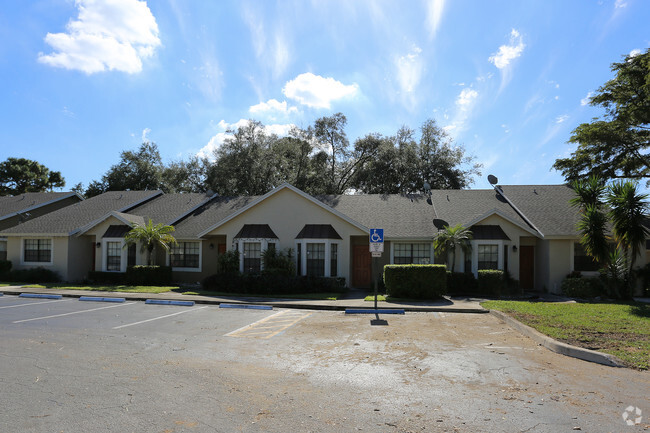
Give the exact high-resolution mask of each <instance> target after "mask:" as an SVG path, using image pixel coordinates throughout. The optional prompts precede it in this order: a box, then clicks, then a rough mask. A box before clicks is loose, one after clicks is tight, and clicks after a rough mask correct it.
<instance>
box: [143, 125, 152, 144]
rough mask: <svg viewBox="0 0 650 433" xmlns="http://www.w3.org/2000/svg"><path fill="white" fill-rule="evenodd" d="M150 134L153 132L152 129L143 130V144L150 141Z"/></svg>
mask: <svg viewBox="0 0 650 433" xmlns="http://www.w3.org/2000/svg"><path fill="white" fill-rule="evenodd" d="M150 132H151V129H150V128H144V129H143V130H142V142H143V143H145V142H147V141H149V137H148V136H149V133H150Z"/></svg>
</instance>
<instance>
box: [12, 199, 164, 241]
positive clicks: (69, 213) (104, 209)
mask: <svg viewBox="0 0 650 433" xmlns="http://www.w3.org/2000/svg"><path fill="white" fill-rule="evenodd" d="M161 194H162V191H109V192H105V193H103V194H100V195H98V196H95V197H91V198H89V199H86V200H83V201H80V202H79V203H76V204H73V205H70V206H67V207H64V208H62V209H59V210H56V211H54V212H51V213H48V214H46V215H43V216H40V217H38V218H35V219H33V220H30V221H27V222H25V223H23V224H20V225H17V226H14V227H11V228H9V229H6V230H4V231H2V234H4V235H7V236H11V235H13V236H21V235H43V234H48V235H56V236H71V235H74V234H76V233H78V232H79V231H80V230H82V229H84V228H85V227H86V226H89V225H92V224H93V223H94V222H96V221H97V222H98V221H100V220H104V219H105V218H106V217H107V216H108V214H110V212H112V211H115V212H118V213H125V212H129V211H131V210H133V209H135V208H137V207H138V206H140V205H142V204H143V203H146V202H147V201H149V200H151V199H153V198H155V197H157V196H159V195H161Z"/></svg>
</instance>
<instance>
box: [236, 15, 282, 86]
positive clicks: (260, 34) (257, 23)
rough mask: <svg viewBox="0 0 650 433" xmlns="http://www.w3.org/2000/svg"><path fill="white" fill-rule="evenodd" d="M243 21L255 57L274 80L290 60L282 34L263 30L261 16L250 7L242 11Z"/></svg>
mask: <svg viewBox="0 0 650 433" xmlns="http://www.w3.org/2000/svg"><path fill="white" fill-rule="evenodd" d="M244 20H245V21H246V24H247V25H248V28H249V30H250V32H251V39H252V43H253V48H254V50H255V56H256V57H257V59H258V60H259V61H260V62H261V63H262V64H263V65H264V66H265V67H267V68H269V69H270V70H271V73H272V74H273V76H274V77H275V78H277V77H279V76H280V75H282V74H283V73H284V71H285V70H286V69H287V66H288V65H289V62H290V60H291V58H290V54H289V43H288V42H287V38H286V36H285V34H284V32H283V31H282V30H277V29H275V30H269V29H267V28H265V27H264V21H263V17H262V15H261V14H260V13H258V12H257V11H256V10H254V9H253V8H251V7H246V8H245V9H244ZM267 36H270V37H267Z"/></svg>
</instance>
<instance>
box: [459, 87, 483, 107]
mask: <svg viewBox="0 0 650 433" xmlns="http://www.w3.org/2000/svg"><path fill="white" fill-rule="evenodd" d="M476 98H478V92H477V91H476V90H474V89H470V88H465V89H463V90H462V91H461V92H460V95H458V99H457V100H456V104H457V105H458V106H459V107H460V109H461V110H463V111H469V110H471V109H472V107H473V105H474V102H475V101H476Z"/></svg>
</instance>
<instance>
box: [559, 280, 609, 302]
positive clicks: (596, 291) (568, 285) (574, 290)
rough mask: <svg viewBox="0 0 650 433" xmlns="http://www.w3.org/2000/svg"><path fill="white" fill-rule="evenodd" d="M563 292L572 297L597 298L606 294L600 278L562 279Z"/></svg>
mask: <svg viewBox="0 0 650 433" xmlns="http://www.w3.org/2000/svg"><path fill="white" fill-rule="evenodd" d="M561 288H562V293H563V294H564V295H565V296H568V297H570V298H585V299H589V298H595V297H597V296H602V295H604V294H605V291H606V290H605V287H604V285H603V283H602V281H601V280H600V279H599V278H581V277H577V278H576V277H567V278H565V279H564V280H563V281H562V285H561Z"/></svg>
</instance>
